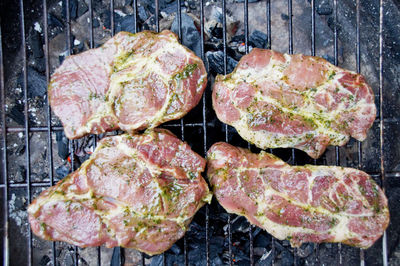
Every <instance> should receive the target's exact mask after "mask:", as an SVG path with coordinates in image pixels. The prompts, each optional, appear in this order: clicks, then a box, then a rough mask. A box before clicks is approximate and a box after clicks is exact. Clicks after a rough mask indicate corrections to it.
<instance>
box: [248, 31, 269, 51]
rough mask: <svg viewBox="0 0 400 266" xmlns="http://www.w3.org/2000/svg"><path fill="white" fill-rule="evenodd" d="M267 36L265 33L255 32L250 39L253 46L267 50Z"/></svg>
mask: <svg viewBox="0 0 400 266" xmlns="http://www.w3.org/2000/svg"><path fill="white" fill-rule="evenodd" d="M267 39H268V37H267V34H265V33H264V32H261V31H258V30H255V31H254V32H253V33H252V34H251V35H250V37H249V42H250V43H251V46H253V47H258V48H267Z"/></svg>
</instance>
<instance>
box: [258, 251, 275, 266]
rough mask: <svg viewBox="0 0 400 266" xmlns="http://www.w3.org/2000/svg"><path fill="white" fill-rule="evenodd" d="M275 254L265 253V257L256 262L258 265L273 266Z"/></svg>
mask: <svg viewBox="0 0 400 266" xmlns="http://www.w3.org/2000/svg"><path fill="white" fill-rule="evenodd" d="M274 257H275V256H274V253H273V252H272V250H270V251H268V252H266V253H264V255H262V256H261V258H260V259H259V260H258V261H257V262H256V265H260V266H261V265H263V266H264V265H265V266H266V265H272V261H273V259H274Z"/></svg>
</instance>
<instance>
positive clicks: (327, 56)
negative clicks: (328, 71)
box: [322, 55, 335, 64]
mask: <svg viewBox="0 0 400 266" xmlns="http://www.w3.org/2000/svg"><path fill="white" fill-rule="evenodd" d="M322 58H324V59H325V60H327V61H329V63H331V64H334V63H335V58H334V57H333V56H331V55H323V56H322Z"/></svg>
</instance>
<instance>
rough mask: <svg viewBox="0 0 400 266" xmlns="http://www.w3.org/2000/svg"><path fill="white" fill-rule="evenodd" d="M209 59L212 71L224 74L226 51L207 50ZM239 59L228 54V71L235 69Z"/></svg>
mask: <svg viewBox="0 0 400 266" xmlns="http://www.w3.org/2000/svg"><path fill="white" fill-rule="evenodd" d="M206 57H207V61H208V64H209V66H210V69H211V71H212V72H214V73H217V74H224V53H223V52H222V51H216V52H207V53H206ZM237 63H238V61H236V60H235V59H233V58H232V57H230V56H228V55H227V66H226V70H227V73H230V72H232V71H233V69H234V68H235V67H236V65H237Z"/></svg>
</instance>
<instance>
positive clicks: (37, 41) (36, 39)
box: [28, 28, 44, 59]
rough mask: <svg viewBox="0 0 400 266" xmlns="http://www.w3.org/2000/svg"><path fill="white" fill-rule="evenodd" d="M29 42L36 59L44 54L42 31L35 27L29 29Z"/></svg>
mask: <svg viewBox="0 0 400 266" xmlns="http://www.w3.org/2000/svg"><path fill="white" fill-rule="evenodd" d="M28 44H29V47H30V50H31V52H32V55H33V57H34V58H35V59H37V58H42V57H43V56H44V53H43V43H42V38H41V37H40V33H39V32H37V31H36V30H35V29H33V28H31V29H30V30H29V35H28Z"/></svg>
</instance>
